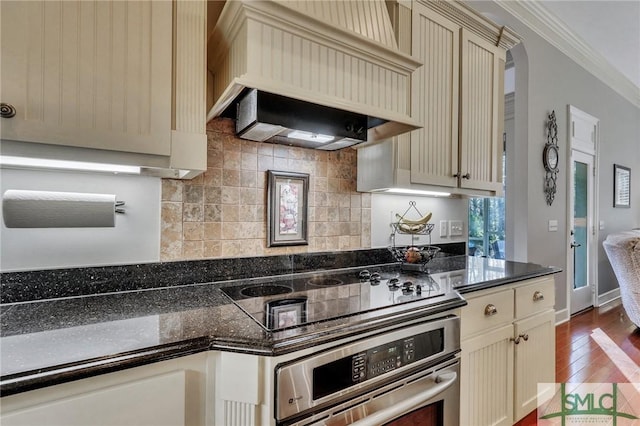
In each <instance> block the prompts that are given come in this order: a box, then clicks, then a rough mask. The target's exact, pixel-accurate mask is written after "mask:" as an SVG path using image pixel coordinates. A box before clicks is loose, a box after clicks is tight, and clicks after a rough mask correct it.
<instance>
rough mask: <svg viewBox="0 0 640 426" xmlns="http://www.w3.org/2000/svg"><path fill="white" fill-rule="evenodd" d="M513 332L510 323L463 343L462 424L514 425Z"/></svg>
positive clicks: (461, 375)
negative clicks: (511, 339)
mask: <svg viewBox="0 0 640 426" xmlns="http://www.w3.org/2000/svg"><path fill="white" fill-rule="evenodd" d="M512 333H513V325H511V324H509V325H507V326H503V327H500V328H497V329H495V330H493V331H490V332H488V333H485V334H482V335H481V336H479V337H475V338H473V339H467V340H463V341H462V343H461V346H462V355H461V373H460V424H461V425H511V424H512V423H513V422H512V419H513V404H512V401H513V400H512V395H513V343H512V342H511V341H510V340H509V339H510V338H511V337H512Z"/></svg>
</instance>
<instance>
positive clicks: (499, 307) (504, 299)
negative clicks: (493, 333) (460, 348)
mask: <svg viewBox="0 0 640 426" xmlns="http://www.w3.org/2000/svg"><path fill="white" fill-rule="evenodd" d="M513 314H514V312H513V290H512V289H508V290H503V291H499V292H496V293H491V294H487V295H485V296H480V297H474V298H472V299H469V300H468V305H467V306H465V307H464V308H462V321H461V322H462V324H461V328H462V330H461V335H462V338H463V339H464V338H465V337H467V336H470V335H472V334H474V333H477V332H479V331H482V330H488V329H490V328H493V327H496V326H498V325H503V324H507V323H510V322H512V321H513V318H514V316H513Z"/></svg>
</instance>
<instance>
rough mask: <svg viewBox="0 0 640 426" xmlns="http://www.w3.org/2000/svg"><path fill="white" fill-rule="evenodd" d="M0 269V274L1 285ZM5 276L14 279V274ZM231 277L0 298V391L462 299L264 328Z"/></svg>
mask: <svg viewBox="0 0 640 426" xmlns="http://www.w3.org/2000/svg"><path fill="white" fill-rule="evenodd" d="M369 259H371V257H369ZM183 263H184V262H183ZM359 263H362V262H359ZM357 266H362V265H357ZM180 267H182V266H180ZM83 272H86V271H83ZM291 272H293V273H298V271H291ZM428 272H429V273H430V274H433V276H444V275H447V276H451V277H455V279H456V281H454V283H455V284H454V285H455V286H457V287H458V290H459V292H460V293H464V292H467V291H475V290H478V289H482V288H488V287H492V286H497V285H502V284H505V283H510V282H515V281H519V280H523V279H528V278H533V277H537V276H542V275H547V274H553V273H555V272H559V269H555V268H547V267H542V266H539V265H534V264H524V263H516V262H505V261H497V260H492V259H482V258H469V257H466V256H453V257H443V258H436V259H434V260H433V261H432V262H431V263H430V264H429V271H428ZM67 273H68V272H66V271H65V274H67ZM52 274H55V272H52ZM8 275H11V274H3V276H2V279H3V283H4V281H5V278H7V276H8ZM9 278H11V279H9V280H8V281H9V282H11V284H12V285H14V286H15V285H16V282H17V281H16V280H15V279H14V278H15V277H9ZM149 278H150V279H153V277H152V276H150V277H149ZM241 280H244V281H242V282H244V283H246V282H247V280H250V279H249V278H243V279H241ZM241 280H238V279H236V280H234V281H237V282H238V283H240V282H241ZM158 281H159V282H163V281H162V280H158ZM234 281H229V280H221V281H216V282H211V283H204V284H201V283H198V284H181V285H176V286H172V287H164V286H163V287H156V288H153V287H152V286H149V285H146V284H145V285H141V286H140V287H141V288H139V289H128V290H119V291H115V292H102V293H98V294H89V295H85V294H77V295H69V294H68V293H66V292H63V294H64V296H63V297H59V298H50V297H49V298H38V299H35V300H24V301H15V302H13V303H3V304H1V305H0V321H1V335H0V372H1V377H0V392H1V393H2V395H3V396H6V395H10V394H15V393H18V392H24V391H27V390H31V389H36V388H39V387H44V386H50V385H53V384H57V383H63V382H67V381H71V380H76V379H79V378H84V377H89V376H93V375H97V374H102V373H106V372H111V371H117V370H120V369H124V368H129V367H135V366H140V365H144V364H148V363H151V362H156V361H161V360H165V359H171V358H175V357H178V356H184V355H188V354H192V353H197V352H201V351H206V350H228V351H236V352H243V353H248V354H256V355H265V356H275V355H280V354H284V353H288V352H292V351H295V350H298V349H302V348H306V347H312V346H314V345H317V344H321V343H326V342H328V341H332V340H335V339H339V338H343V337H347V336H353V335H357V334H359V333H362V332H365V331H371V330H375V329H377V328H382V327H388V326H389V325H393V324H398V323H399V322H402V321H405V320H407V319H411V318H416V317H419V316H424V315H430V314H435V313H438V312H442V311H444V310H449V309H452V308H454V307H457V306H463V305H464V304H465V302H464V300H463V299H462V298H460V303H459V304H457V305H451V304H449V305H447V306H437V305H436V306H433V305H432V304H424V305H422V304H416V306H415V309H413V310H412V311H409V312H406V311H405V312H403V313H401V314H398V313H397V312H395V311H394V310H393V309H387V310H386V311H385V310H382V311H377V312H375V313H368V314H360V315H355V316H351V317H347V318H341V319H338V320H332V321H324V322H322V323H316V324H310V325H307V326H303V327H299V328H295V329H288V330H282V331H276V332H268V331H266V330H265V329H263V328H262V327H260V326H259V325H258V324H257V323H256V322H255V321H253V320H252V319H251V318H250V317H249V316H248V315H247V314H245V313H244V312H243V311H242V310H240V309H239V308H238V307H237V306H236V305H234V304H233V303H232V302H231V301H230V300H229V299H228V298H227V297H226V296H225V295H224V294H223V293H222V292H221V291H220V285H222V284H225V285H229V284H230V283H232V282H234ZM47 295H48V296H50V294H49V293H47Z"/></svg>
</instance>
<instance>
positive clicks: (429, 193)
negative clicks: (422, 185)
mask: <svg viewBox="0 0 640 426" xmlns="http://www.w3.org/2000/svg"><path fill="white" fill-rule="evenodd" d="M383 192H387V193H391V194H408V195H426V196H430V197H449V196H451V193H450V192H438V191H422V190H420V189H405V188H387V189H384V190H383Z"/></svg>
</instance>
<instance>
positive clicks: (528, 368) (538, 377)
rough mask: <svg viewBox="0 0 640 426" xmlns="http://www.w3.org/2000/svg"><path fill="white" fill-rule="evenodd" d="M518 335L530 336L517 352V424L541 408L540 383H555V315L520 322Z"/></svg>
mask: <svg viewBox="0 0 640 426" xmlns="http://www.w3.org/2000/svg"><path fill="white" fill-rule="evenodd" d="M514 326H515V330H514V332H515V335H516V336H519V335H521V334H524V335H527V336H528V339H527V340H526V341H524V340H521V341H520V343H519V344H517V345H516V350H515V362H514V364H515V393H514V406H515V408H514V410H515V412H514V414H515V419H514V420H515V421H518V420H520V419H521V418H522V417H524V416H526V415H527V414H529V413H530V412H531V411H533V410H535V408H536V407H537V394H538V383H555V371H556V356H555V342H556V339H555V312H554V311H553V309H550V310H547V311H545V312H542V313H540V314H538V315H535V316H532V317H529V318H527V319H524V320H520V321H516V322H515V323H514Z"/></svg>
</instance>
